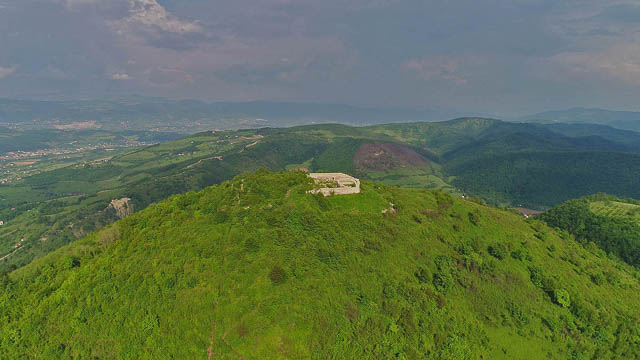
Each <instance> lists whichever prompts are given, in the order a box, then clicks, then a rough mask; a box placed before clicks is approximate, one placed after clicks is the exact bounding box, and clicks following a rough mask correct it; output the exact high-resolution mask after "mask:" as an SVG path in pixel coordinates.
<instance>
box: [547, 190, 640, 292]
mask: <svg viewBox="0 0 640 360" xmlns="http://www.w3.org/2000/svg"><path fill="white" fill-rule="evenodd" d="M541 219H542V220H544V221H546V222H547V223H548V224H549V225H550V226H554V227H557V228H560V229H563V230H566V231H568V232H569V233H571V234H573V235H574V236H575V237H576V238H577V239H578V240H580V241H582V242H584V243H588V242H594V243H595V244H597V245H598V246H600V247H601V248H602V249H604V250H605V251H607V252H608V253H610V254H612V255H615V256H618V257H620V258H621V259H623V260H624V261H626V262H628V263H629V264H632V265H636V266H638V265H640V202H639V201H637V200H633V199H621V198H617V197H615V196H610V195H604V194H598V195H593V196H589V197H585V198H580V199H575V200H570V201H567V202H565V203H562V204H560V205H558V206H556V207H554V208H553V209H551V210H549V211H547V212H545V213H543V214H542V215H541ZM597 276H599V277H596V278H594V281H595V282H601V281H602V279H604V276H603V275H597Z"/></svg>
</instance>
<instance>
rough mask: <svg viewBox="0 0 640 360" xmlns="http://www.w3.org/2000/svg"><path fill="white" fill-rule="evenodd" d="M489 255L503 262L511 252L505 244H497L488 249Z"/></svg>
mask: <svg viewBox="0 0 640 360" xmlns="http://www.w3.org/2000/svg"><path fill="white" fill-rule="evenodd" d="M488 250H489V254H490V255H491V256H493V257H494V258H496V259H499V260H502V259H504V258H506V257H507V255H508V254H509V252H508V251H507V247H506V246H504V244H503V243H495V244H493V245H491V246H489V248H488Z"/></svg>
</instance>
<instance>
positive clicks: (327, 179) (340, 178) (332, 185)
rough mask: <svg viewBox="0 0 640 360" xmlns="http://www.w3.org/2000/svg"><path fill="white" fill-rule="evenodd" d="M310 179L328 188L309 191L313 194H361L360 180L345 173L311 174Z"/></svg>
mask: <svg viewBox="0 0 640 360" xmlns="http://www.w3.org/2000/svg"><path fill="white" fill-rule="evenodd" d="M309 177H311V178H312V179H314V180H315V182H316V184H318V183H320V184H326V185H327V186H326V187H322V188H319V189H313V190H309V193H311V194H317V193H321V194H322V195H324V196H332V195H348V194H359V193H360V180H359V179H356V178H354V177H353V176H349V175H347V174H343V173H310V174H309Z"/></svg>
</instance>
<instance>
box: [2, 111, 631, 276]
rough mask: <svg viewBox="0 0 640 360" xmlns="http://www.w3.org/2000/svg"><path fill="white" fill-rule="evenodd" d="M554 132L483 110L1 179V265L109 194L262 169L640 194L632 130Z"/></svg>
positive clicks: (554, 195) (505, 192) (499, 196)
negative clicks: (483, 114)
mask: <svg viewBox="0 0 640 360" xmlns="http://www.w3.org/2000/svg"><path fill="white" fill-rule="evenodd" d="M561 132H562V133H560V132H555V131H554V130H553V129H552V128H551V127H544V126H540V125H532V124H511V123H505V122H501V121H498V120H492V119H478V118H466V119H456V120H452V121H448V122H442V123H409V124H390V125H380V126H373V127H350V126H346V125H336V124H322V125H311V126H300V127H293V128H286V129H274V128H263V129H257V130H240V131H222V132H203V133H199V134H196V135H193V136H190V137H186V138H183V139H180V140H177V141H173V142H167V143H163V144H160V145H156V146H151V147H147V148H142V149H138V150H135V151H132V152H129V153H126V154H122V155H118V156H114V157H113V158H107V159H105V160H104V161H100V162H90V163H86V162H85V163H79V164H75V165H72V166H68V167H65V168H61V169H56V170H53V171H47V172H43V173H41V174H38V175H35V176H31V177H27V178H26V179H24V180H22V181H21V182H19V183H17V184H12V185H10V186H3V187H0V201H2V205H3V206H2V207H0V220H3V221H5V223H6V224H5V226H3V227H0V259H2V260H0V269H2V268H10V267H11V266H14V265H16V266H20V265H23V264H25V263H28V262H29V261H31V259H33V258H36V257H39V256H42V255H44V254H46V253H47V252H49V251H51V250H53V249H56V248H58V247H60V246H61V245H64V244H66V243H68V242H70V241H73V240H75V239H77V238H80V237H83V236H85V235H86V234H88V233H90V232H92V231H94V230H96V229H99V228H101V227H103V226H104V225H107V224H110V223H111V222H113V221H114V220H115V219H117V216H116V215H117V214H116V212H115V211H112V210H110V209H109V204H110V202H111V201H112V200H114V199H123V198H130V199H131V204H132V209H133V210H141V209H143V208H145V207H146V206H148V205H149V204H151V203H153V202H157V201H160V200H162V199H164V198H166V197H168V196H170V195H172V194H177V193H184V192H187V191H197V190H201V189H203V188H204V187H206V186H209V185H213V184H218V183H220V182H222V181H224V180H228V179H231V178H233V177H234V176H236V175H238V174H240V173H242V172H244V171H254V170H256V169H258V168H261V167H262V168H266V169H269V170H273V171H278V170H282V169H295V168H307V169H309V170H310V171H340V172H347V173H350V174H353V175H356V176H358V177H360V178H363V179H369V180H374V181H376V182H382V183H386V184H391V185H398V186H404V187H413V188H423V189H424V188H426V189H445V190H446V191H447V192H449V193H451V194H456V195H458V194H460V193H462V192H464V193H467V194H470V195H477V196H481V197H483V198H485V199H487V200H489V201H490V202H492V203H494V204H504V205H506V204H513V205H522V206H527V207H532V208H545V207H551V206H553V205H556V204H558V203H559V202H561V201H564V200H568V199H570V198H575V197H580V196H585V195H589V194H593V193H597V192H608V193H612V194H615V195H618V196H624V197H639V198H640V193H639V191H640V190H638V189H640V184H639V183H638V181H639V180H638V177H637V176H636V174H638V173H639V172H640V155H639V154H638V153H639V151H640V150H639V149H640V147H639V146H638V145H637V144H636V138H637V137H638V136H639V135H638V134H636V133H631V132H623V133H621V132H619V131H617V132H616V131H613V133H612V134H610V135H607V136H605V137H599V136H596V135H594V130H593V129H591V128H585V127H584V126H572V125H568V127H564V128H562V131H561ZM614 135H615V136H614ZM22 239H25V240H22ZM16 245H18V246H17V247H15V246H16ZM7 255H9V256H8V257H7Z"/></svg>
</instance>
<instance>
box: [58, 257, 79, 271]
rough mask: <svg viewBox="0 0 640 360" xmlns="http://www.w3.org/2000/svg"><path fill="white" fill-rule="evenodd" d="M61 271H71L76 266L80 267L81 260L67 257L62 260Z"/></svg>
mask: <svg viewBox="0 0 640 360" xmlns="http://www.w3.org/2000/svg"><path fill="white" fill-rule="evenodd" d="M59 265H60V269H62V270H69V269H72V268H74V267H76V266H80V260H79V259H78V258H76V257H75V256H65V257H63V258H62V259H61V260H60V264H59Z"/></svg>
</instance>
